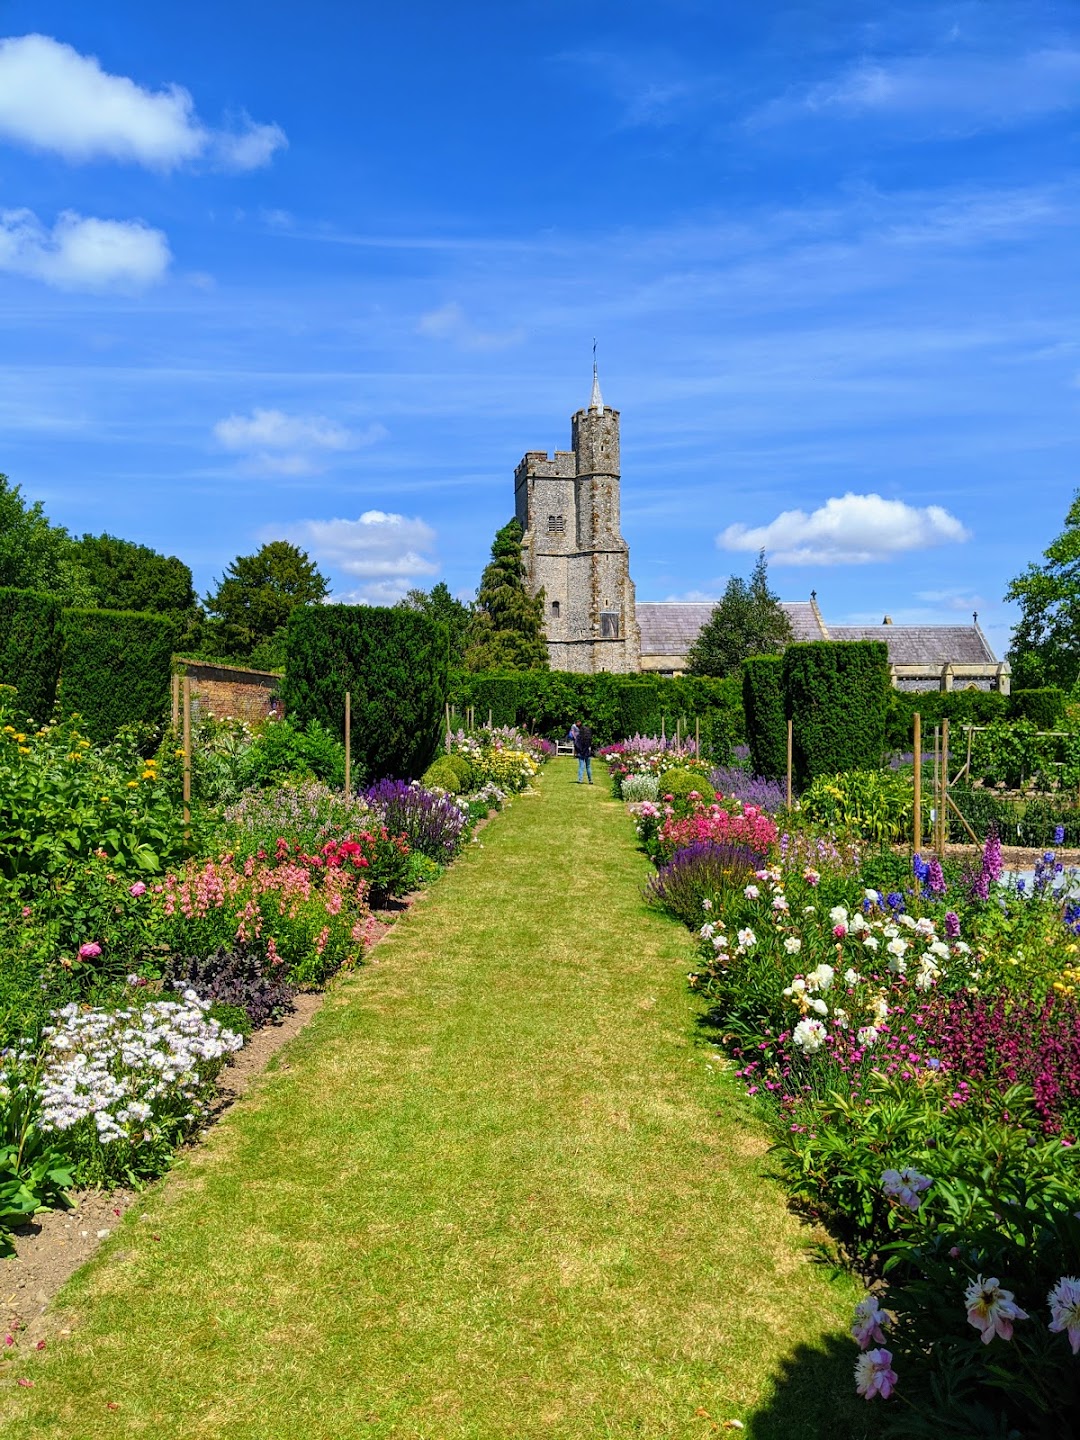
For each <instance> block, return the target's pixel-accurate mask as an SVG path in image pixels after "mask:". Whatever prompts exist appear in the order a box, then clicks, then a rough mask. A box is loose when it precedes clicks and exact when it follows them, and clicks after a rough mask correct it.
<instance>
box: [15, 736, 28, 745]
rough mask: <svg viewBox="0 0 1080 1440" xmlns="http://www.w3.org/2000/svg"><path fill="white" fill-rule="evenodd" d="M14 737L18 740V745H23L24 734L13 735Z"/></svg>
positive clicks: (24, 742)
mask: <svg viewBox="0 0 1080 1440" xmlns="http://www.w3.org/2000/svg"><path fill="white" fill-rule="evenodd" d="M15 739H16V740H17V741H18V742H19V744H20V745H25V744H26V736H25V735H16V736H15Z"/></svg>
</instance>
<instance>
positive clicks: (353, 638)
mask: <svg viewBox="0 0 1080 1440" xmlns="http://www.w3.org/2000/svg"><path fill="white" fill-rule="evenodd" d="M448 663H449V639H448V636H447V630H446V626H445V625H443V624H442V623H441V622H439V621H436V620H432V619H431V618H430V617H429V616H427V615H423V614H421V613H420V612H418V611H414V610H405V609H400V610H399V609H397V608H394V609H388V608H383V607H381V606H371V605H311V606H304V607H303V608H301V609H296V610H294V611H293V613H292V614H291V615H290V617H289V626H288V630H287V632H286V641H285V683H284V686H283V689H282V698H283V700H284V702H285V708H286V710H287V711H288V713H289V714H290V715H291V716H292V717H293V718H294V719H295V720H297V721H298V722H299V723H300V724H301V725H306V724H307V722H308V721H309V720H319V721H321V722H322V724H324V725H325V726H327V728H328V729H330V730H332V731H333V732H334V734H336V735H340V734H341V733H342V729H343V727H344V724H345V692H346V691H349V692H350V695H351V697H352V755H353V765H354V769H355V771H356V775H357V779H358V780H365V781H368V782H370V781H374V780H381V779H383V778H385V777H386V776H395V777H400V778H403V779H411V778H414V777H415V776H418V775H422V774H423V772H424V771H425V770H426V769H427V767H428V765H429V764H430V763H431V760H432V759H433V757H434V755H435V752H436V751H437V749H438V747H439V742H440V738H441V726H442V719H443V713H444V710H443V707H444V705H445V703H446V693H447V683H448Z"/></svg>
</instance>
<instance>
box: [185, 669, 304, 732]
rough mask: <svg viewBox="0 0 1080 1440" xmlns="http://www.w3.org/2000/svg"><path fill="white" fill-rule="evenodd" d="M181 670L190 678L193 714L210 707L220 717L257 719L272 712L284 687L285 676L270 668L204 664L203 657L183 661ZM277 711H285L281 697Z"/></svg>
mask: <svg viewBox="0 0 1080 1440" xmlns="http://www.w3.org/2000/svg"><path fill="white" fill-rule="evenodd" d="M181 672H182V673H183V674H186V675H187V677H188V679H189V680H190V682H191V709H192V714H193V715H197V714H205V713H206V712H207V711H209V712H210V714H212V715H217V716H219V717H220V718H224V717H225V716H229V717H231V718H233V719H236V720H247V721H250V722H253V723H254V722H257V721H261V720H265V719H266V718H267V716H268V715H269V714H270V713H271V703H272V701H273V700H274V698H275V697H276V696H277V693H278V691H279V689H280V688H281V682H282V679H283V677H282V676H281V675H274V674H273V673H271V672H270V671H267V670H245V669H243V668H242V667H240V666H237V665H204V664H202V663H201V662H200V661H195V660H187V661H182V662H181ZM274 713H275V714H277V715H281V714H283V713H284V712H283V710H282V707H281V703H280V701H278V702H277V704H276V706H275V709H274Z"/></svg>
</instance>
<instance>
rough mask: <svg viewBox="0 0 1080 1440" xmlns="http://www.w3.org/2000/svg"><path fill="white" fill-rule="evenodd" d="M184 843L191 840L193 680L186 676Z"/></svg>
mask: <svg viewBox="0 0 1080 1440" xmlns="http://www.w3.org/2000/svg"><path fill="white" fill-rule="evenodd" d="M183 744H184V843H185V844H189V843H190V841H191V681H190V679H189V678H188V677H187V676H186V675H185V676H184V739H183Z"/></svg>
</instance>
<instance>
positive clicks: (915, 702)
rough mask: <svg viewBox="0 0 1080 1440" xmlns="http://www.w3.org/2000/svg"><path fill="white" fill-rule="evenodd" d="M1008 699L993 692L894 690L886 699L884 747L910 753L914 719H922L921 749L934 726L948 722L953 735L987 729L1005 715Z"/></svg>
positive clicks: (930, 736) (930, 735)
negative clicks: (970, 728)
mask: <svg viewBox="0 0 1080 1440" xmlns="http://www.w3.org/2000/svg"><path fill="white" fill-rule="evenodd" d="M1008 708H1009V697H1008V696H1007V695H1001V694H999V693H998V691H996V690H893V691H892V694H891V696H890V699H889V712H888V718H887V721H886V734H885V743H886V745H887V746H888V748H889V749H890V750H910V749H911V746H912V742H913V740H914V736H915V731H914V724H913V722H914V717H915V714H916V712H918V714H919V715H920V716H921V717H922V733H923V745H924V747H925V746H927V745H928V744H929V743H930V741H931V739H932V732H933V728H934V726H935V725H937V724H939V723H940V722H941V721H942V720H944V719H946V718H947V719H948V721H949V724H950V726H951V727H953V731H954V733H955V731H956V727H958V726H960V725H989V724H990V723H991V721H993V720H1003V719H1004V718H1005V716H1006V714H1007V713H1008Z"/></svg>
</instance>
